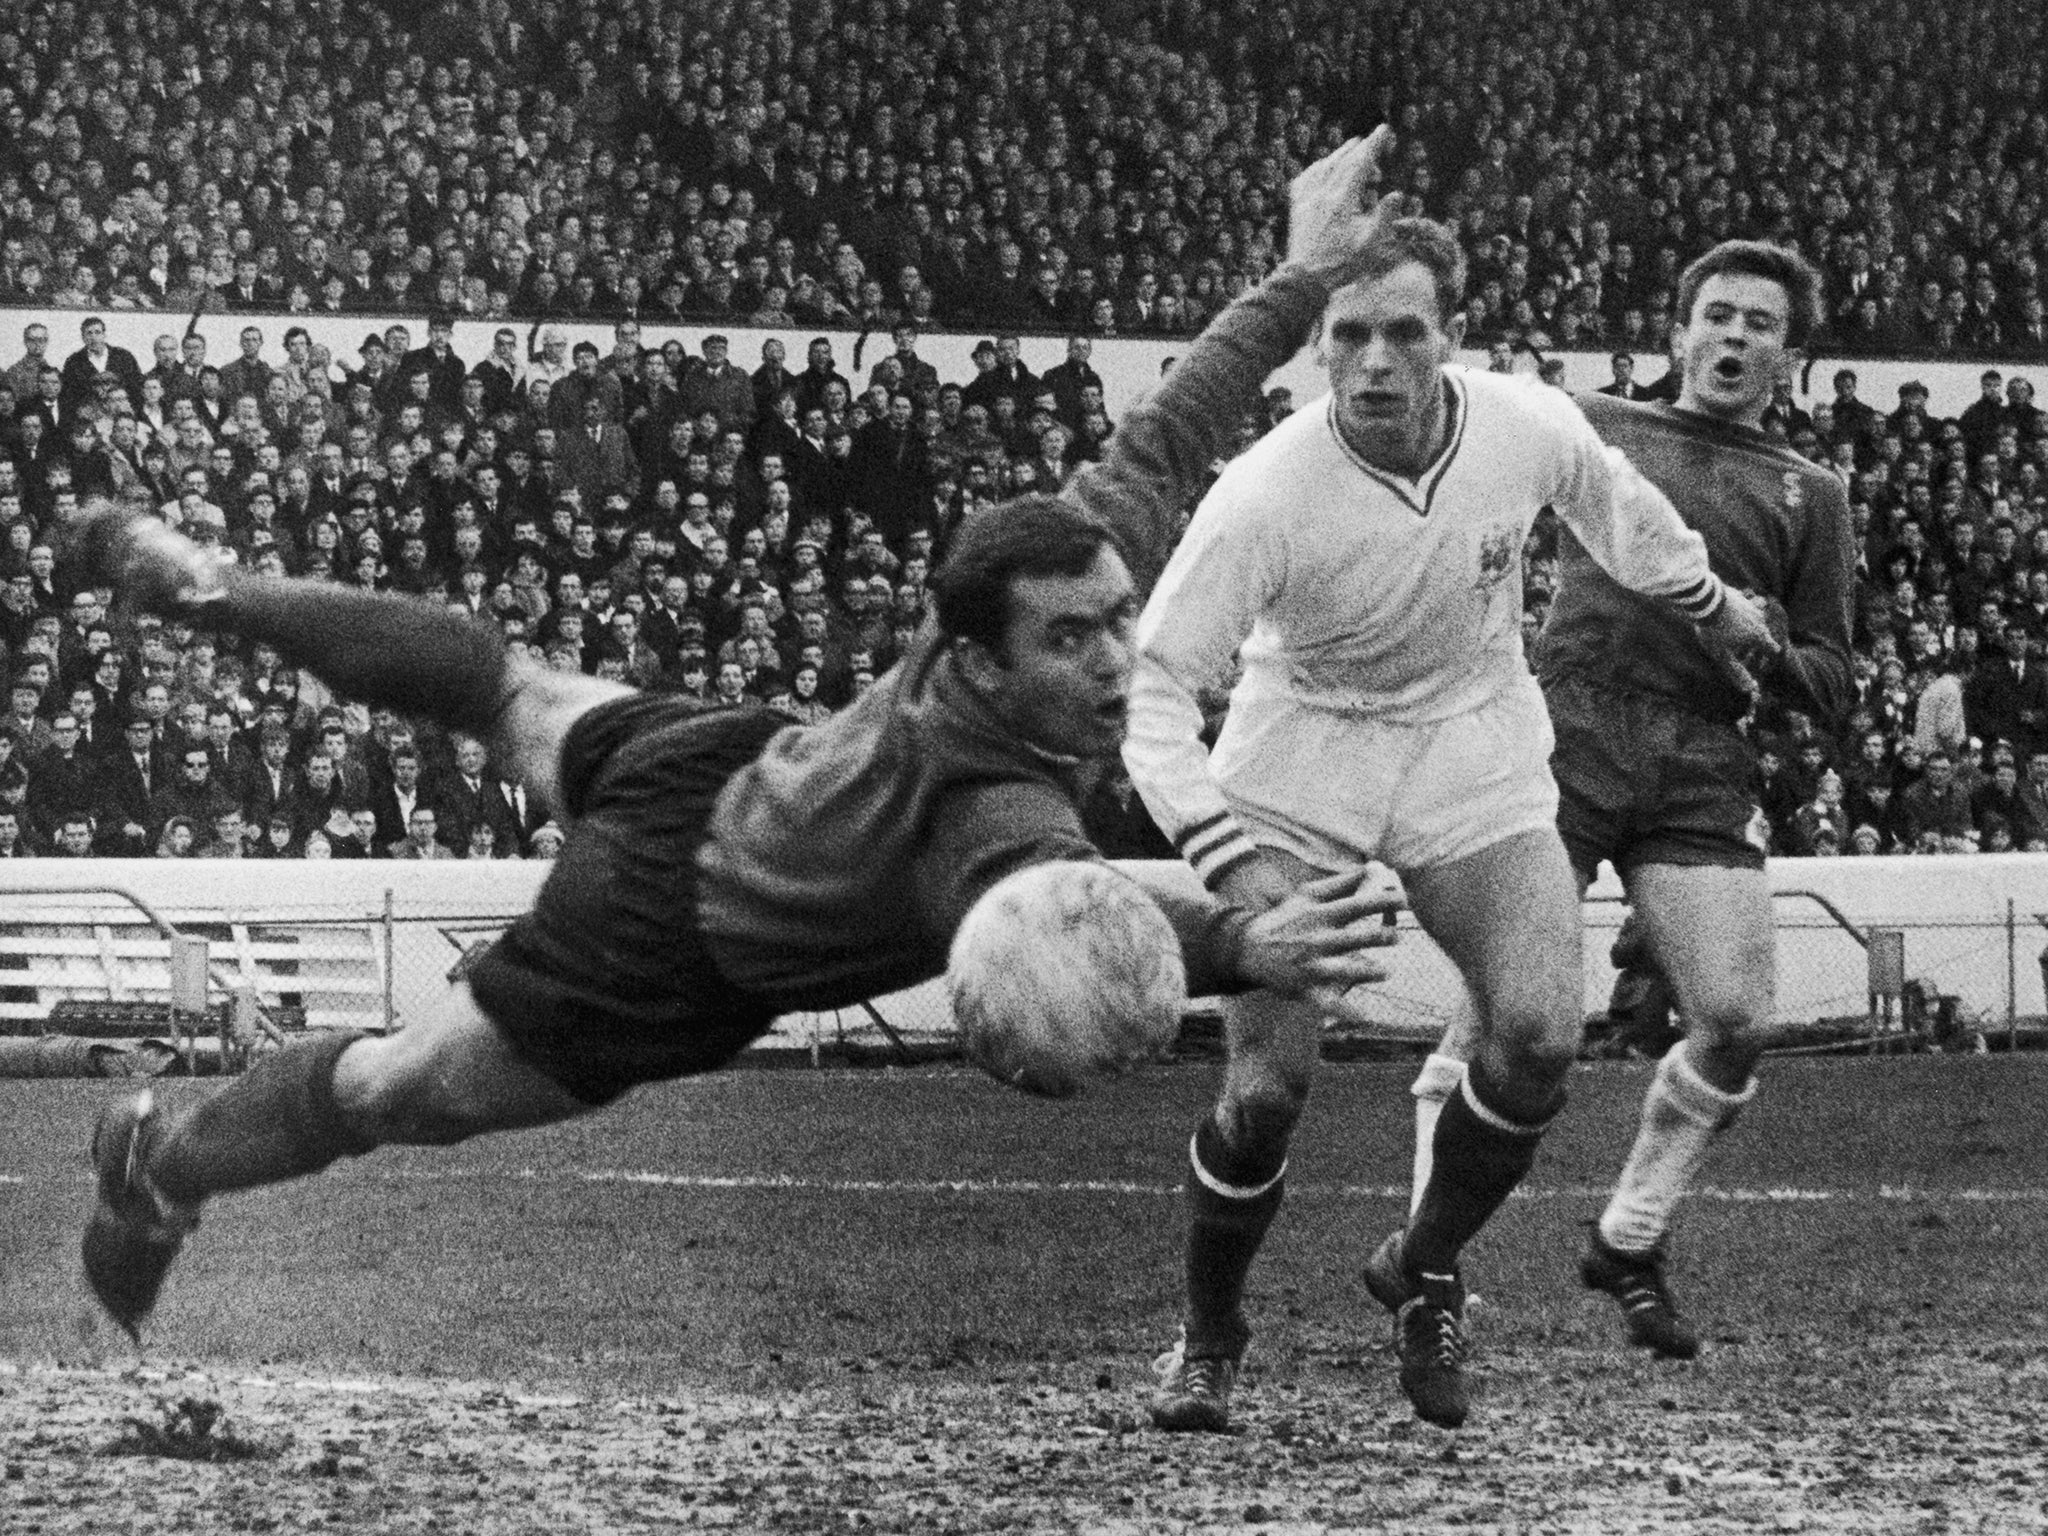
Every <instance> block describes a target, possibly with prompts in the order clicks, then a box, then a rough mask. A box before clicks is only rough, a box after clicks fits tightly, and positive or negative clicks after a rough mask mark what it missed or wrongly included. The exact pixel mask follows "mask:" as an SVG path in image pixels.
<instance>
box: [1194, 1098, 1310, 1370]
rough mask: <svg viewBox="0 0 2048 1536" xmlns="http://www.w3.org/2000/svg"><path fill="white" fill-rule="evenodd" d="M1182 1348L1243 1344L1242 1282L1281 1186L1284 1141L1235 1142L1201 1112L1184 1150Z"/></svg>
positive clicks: (1199, 1351)
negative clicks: (1185, 1246) (1184, 1344)
mask: <svg viewBox="0 0 2048 1536" xmlns="http://www.w3.org/2000/svg"><path fill="white" fill-rule="evenodd" d="M1188 1161H1189V1164H1190V1167H1189V1171H1188V1218H1189V1219H1188V1250H1187V1274H1188V1317H1187V1327H1188V1353H1189V1354H1190V1355H1205V1354H1216V1355H1228V1356H1232V1357H1235V1356H1237V1355H1240V1354H1242V1353H1243V1352H1244V1347H1245V1344H1246V1343H1247V1342H1248V1341H1249V1340H1250V1338H1251V1328H1250V1327H1249V1326H1248V1325H1247V1324H1246V1322H1245V1320H1244V1282H1245V1276H1246V1275H1248V1274H1249V1273H1250V1272H1251V1267H1252V1260H1253V1259H1254V1258H1256V1257H1257V1256H1258V1252H1259V1245H1260V1244H1261V1243H1262V1242H1264V1241H1265V1238H1266V1229H1267V1228H1268V1227H1270V1226H1271V1225H1272V1224H1273V1217H1274V1216H1275V1215H1276V1214H1278V1212H1279V1210H1280V1202H1281V1200H1282V1199H1283V1198H1284V1197H1285V1195H1286V1192H1287V1185H1286V1176H1287V1144H1286V1142H1285V1141H1284V1140H1280V1139H1277V1138H1276V1139H1275V1140H1274V1143H1273V1145H1271V1146H1261V1147H1233V1146H1231V1145H1230V1144H1229V1143H1228V1142H1227V1141H1226V1140H1225V1139H1224V1136H1223V1132H1222V1130H1221V1129H1220V1128H1219V1127H1218V1126H1217V1124H1216V1120H1215V1117H1214V1116H1213V1115H1204V1116H1203V1117H1202V1123H1201V1124H1200V1125H1199V1126H1197V1127H1196V1128H1195V1139H1194V1143H1193V1145H1192V1146H1191V1147H1190V1148H1189V1151H1188Z"/></svg>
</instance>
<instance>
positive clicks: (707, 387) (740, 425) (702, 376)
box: [679, 332, 780, 432]
mask: <svg viewBox="0 0 2048 1536" xmlns="http://www.w3.org/2000/svg"><path fill="white" fill-rule="evenodd" d="M777 345H780V344H779V343H777ZM730 346H731V343H730V342H728V341H727V339H726V338H725V337H724V336H722V335H719V334H717V333H716V332H714V333H713V334H711V335H709V336H706V337H705V338H704V358H703V361H702V362H700V363H697V364H696V365H695V366H693V367H691V368H690V369H689V370H688V371H687V372H686V373H685V374H684V376H683V380H682V385H681V388H680V391H679V393H680V395H681V399H680V401H679V404H680V406H681V410H682V414H683V415H684V416H686V417H688V418H689V419H691V420H692V421H694V420H696V419H697V418H698V417H700V416H702V415H703V414H704V413H705V412H706V411H709V412H711V413H712V414H713V415H715V416H716V417H717V418H718V430H719V431H721V432H744V431H746V430H747V429H748V428H749V427H751V426H752V425H753V424H754V415H755V408H756V407H755V402H756V399H757V396H756V394H755V384H756V382H757V379H750V378H749V377H748V376H747V375H746V374H744V373H742V372H741V371H740V370H739V369H738V368H737V367H736V366H734V364H733V363H732V361H731V360H730V357H729V355H728V352H729V348H730ZM764 366H765V363H764ZM757 378H758V376H757Z"/></svg>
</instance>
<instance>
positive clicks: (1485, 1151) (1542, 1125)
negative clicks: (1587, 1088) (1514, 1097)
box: [1401, 1062, 1564, 1276]
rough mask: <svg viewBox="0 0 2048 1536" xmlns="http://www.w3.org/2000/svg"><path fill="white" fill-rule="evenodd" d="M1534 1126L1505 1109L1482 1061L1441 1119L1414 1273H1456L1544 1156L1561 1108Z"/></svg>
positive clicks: (1415, 1234)
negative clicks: (1541, 1151) (1541, 1147)
mask: <svg viewBox="0 0 2048 1536" xmlns="http://www.w3.org/2000/svg"><path fill="white" fill-rule="evenodd" d="M1563 1104H1564V1094H1563V1092H1562V1091H1560V1092H1559V1093H1558V1095H1557V1098H1556V1100H1555V1102H1554V1103H1553V1104H1552V1105H1551V1106H1550V1112H1549V1113H1548V1114H1546V1115H1545V1116H1544V1117H1543V1118H1542V1120H1540V1121H1538V1122H1536V1123H1534V1124H1530V1123H1528V1122H1525V1121H1520V1120H1516V1119H1514V1118H1513V1117H1512V1116H1510V1115H1508V1114H1506V1113H1504V1112H1503V1111H1502V1110H1501V1109H1500V1108H1499V1099H1498V1096H1497V1095H1495V1094H1493V1093H1491V1092H1490V1091H1489V1084H1488V1082H1487V1079H1486V1074H1485V1071H1484V1069H1483V1068H1482V1067H1481V1066H1480V1065H1479V1063H1477V1062H1474V1063H1472V1064H1471V1065H1470V1066H1469V1067H1467V1068H1466V1071H1465V1080H1464V1082H1463V1083H1461V1084H1460V1085H1459V1088H1458V1091H1457V1092H1456V1093H1454V1094H1452V1095H1451V1096H1450V1098H1449V1100H1447V1101H1446V1102H1445V1104H1444V1107H1443V1113H1442V1114H1440V1115H1439V1116H1438V1117H1437V1122H1436V1142H1435V1147H1434V1149H1433V1150H1434V1154H1435V1155H1434V1157H1433V1159H1432V1167H1431V1169H1430V1175H1429V1183H1428V1184H1427V1185H1426V1186H1425V1187H1424V1189H1423V1191H1422V1201H1421V1203H1420V1204H1419V1205H1418V1206H1417V1207H1416V1209H1415V1214H1414V1216H1413V1217H1411V1218H1410V1220H1409V1223H1408V1235H1407V1237H1406V1239H1405V1240H1404V1241H1403V1243H1402V1245H1401V1260H1402V1264H1403V1266H1404V1267H1405V1268H1406V1269H1407V1270H1408V1273H1409V1274H1410V1275H1411V1276H1417V1275H1425V1274H1427V1275H1448V1274H1455V1273H1456V1272H1457V1268H1458V1255H1459V1253H1460V1252H1462V1251H1463V1249H1464V1247H1465V1245H1466V1244H1467V1243H1469V1242H1470V1241H1471V1240H1472V1239H1473V1238H1474V1237H1476V1236H1478V1234H1479V1230H1480V1228H1482V1227H1484V1226H1485V1225H1486V1223H1487V1221H1488V1220H1489V1219H1491V1217H1492V1216H1493V1213H1494V1212H1495V1211H1497V1210H1499V1209H1500V1207H1501V1204H1502V1202H1503V1201H1505V1200H1506V1199H1507V1197H1508V1196H1509V1195H1510V1194H1512V1193H1513V1192H1514V1188H1515V1186H1516V1185H1517V1184H1519V1183H1521V1182H1522V1180H1523V1178H1524V1177H1525V1176H1526V1175H1527V1174H1528V1172H1529V1169H1530V1166H1531V1165H1532V1164H1533V1163H1534V1162H1535V1161H1536V1147H1537V1144H1538V1143H1539V1142H1540V1141H1541V1140H1542V1139H1543V1132H1544V1131H1545V1130H1546V1129H1548V1128H1549V1125H1550V1122H1551V1120H1552V1119H1553V1118H1555V1116H1556V1113H1557V1111H1558V1110H1559V1109H1560V1108H1562V1107H1563Z"/></svg>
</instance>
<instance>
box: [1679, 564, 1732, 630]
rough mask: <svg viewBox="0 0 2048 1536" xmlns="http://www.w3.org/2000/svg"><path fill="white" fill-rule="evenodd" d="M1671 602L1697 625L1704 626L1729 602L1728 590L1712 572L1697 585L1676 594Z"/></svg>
mask: <svg viewBox="0 0 2048 1536" xmlns="http://www.w3.org/2000/svg"><path fill="white" fill-rule="evenodd" d="M1671 600H1672V602H1674V603H1676V604H1677V605H1678V608H1679V611H1680V612H1682V613H1683V614H1684V615H1685V616H1686V617H1687V618H1689V619H1691V620H1692V621H1693V622H1694V623H1695V624H1704V623H1705V622H1706V621H1707V620H1708V619H1711V618H1712V617H1713V616H1714V615H1715V614H1717V613H1719V612H1720V611H1721V605H1722V604H1723V603H1725V602H1727V600H1728V589H1727V587H1725V586H1723V585H1722V583H1721V578H1720V577H1718V576H1716V575H1714V574H1713V573H1712V572H1711V571H1710V572H1708V573H1707V575H1706V576H1705V577H1703V578H1702V579H1701V580H1700V581H1699V582H1698V583H1696V584H1695V585H1693V586H1691V587H1688V588H1686V590H1685V591H1683V592H1679V593H1676V594H1674V595H1673V597H1672V599H1671Z"/></svg>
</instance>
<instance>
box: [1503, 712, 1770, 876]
mask: <svg viewBox="0 0 2048 1536" xmlns="http://www.w3.org/2000/svg"><path fill="white" fill-rule="evenodd" d="M1543 696H1544V699H1545V701H1546V702H1547V703H1548V704H1549V706H1550V724H1551V729H1552V731H1553V732H1554V733H1555V734H1556V737H1557V745H1556V747H1555V748H1554V749H1553V750H1552V752H1551V755H1550V770H1551V773H1552V775H1553V776H1554V777H1555V778H1556V779H1557V791H1558V808H1557V830H1558V832H1559V834H1560V835H1561V836H1562V837H1563V838H1564V845H1565V849H1566V851H1567V852H1569V853H1570V855H1571V860H1572V867H1573V868H1574V869H1575V870H1577V871H1578V874H1579V877H1580V878H1581V879H1582V880H1589V881H1590V880H1591V879H1592V878H1593V876H1594V874H1595V873H1596V872H1597V871H1598V870H1599V867H1600V862H1601V861H1602V860H1603V859H1604V860H1606V861H1607V862H1608V863H1610V864H1612V865H1613V866H1614V868H1615V871H1616V872H1617V873H1618V874H1620V875H1621V876H1622V877H1623V878H1626V877H1627V876H1628V873H1629V871H1630V870H1632V869H1635V868H1637V867H1639V866H1641V865H1644V864H1678V865H1689V866H1694V867H1709V868H1722V869H1762V868H1763V867H1764V849H1765V846H1766V843H1767V841H1768V831H1767V825H1766V823H1765V821H1764V814H1763V811H1762V810H1761V809H1760V808H1759V807H1758V805H1757V803H1756V798H1755V796H1754V794H1753V793H1752V791H1751V785H1752V783H1753V782H1754V780H1755V773H1756V755H1755V752H1754V750H1753V749H1752V748H1751V746H1750V744H1749V740H1748V738H1746V737H1745V736H1744V735H1743V734H1742V733H1741V732H1740V731H1739V730H1737V729H1736V728H1735V726H1734V725H1732V724H1729V723H1726V722H1723V721H1718V720H1710V719H1706V718H1704V717H1702V716H1700V715H1696V714H1693V713H1692V712H1690V711H1689V710H1687V709H1685V708H1683V707H1682V706H1681V705H1680V704H1679V703H1678V702H1677V701H1676V700H1673V699H1667V698H1661V697H1658V696H1657V695H1654V694H1646V693H1622V692H1616V691H1612V690H1610V689H1606V688H1601V687H1596V686H1594V685H1592V684H1590V683H1586V682H1582V681H1580V680H1579V679H1577V678H1572V677H1560V678H1551V679H1546V680H1545V682H1544V685H1543Z"/></svg>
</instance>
